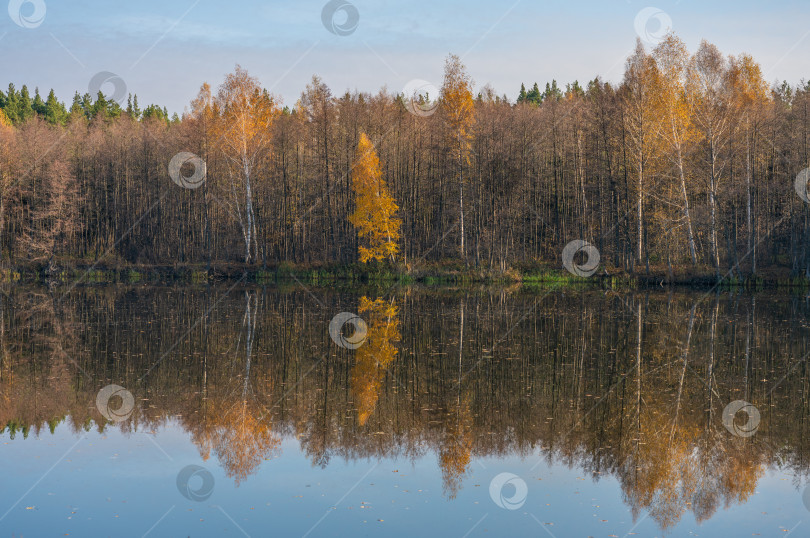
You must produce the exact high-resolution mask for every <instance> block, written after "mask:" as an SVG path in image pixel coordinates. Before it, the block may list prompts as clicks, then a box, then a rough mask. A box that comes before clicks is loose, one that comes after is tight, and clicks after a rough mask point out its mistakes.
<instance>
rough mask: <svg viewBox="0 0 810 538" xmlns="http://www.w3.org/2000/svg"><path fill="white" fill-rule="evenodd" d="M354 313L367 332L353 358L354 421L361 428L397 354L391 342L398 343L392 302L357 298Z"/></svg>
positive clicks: (396, 324) (374, 403)
mask: <svg viewBox="0 0 810 538" xmlns="http://www.w3.org/2000/svg"><path fill="white" fill-rule="evenodd" d="M358 312H359V313H360V314H361V315H362V316H363V319H364V321H365V322H366V325H367V327H368V329H367V333H366V340H365V342H364V343H363V345H362V346H361V347H360V348H358V349H357V354H356V355H355V361H356V362H355V364H354V366H353V367H352V371H351V394H352V400H354V402H355V405H357V414H358V420H359V421H360V424H361V425H363V424H365V423H366V421H367V420H368V417H369V416H371V413H373V412H374V408H375V407H376V405H377V400H378V399H379V395H380V388H381V387H382V382H383V378H384V377H385V372H386V369H387V368H388V366H389V365H390V364H391V363H392V362H393V361H394V358H395V357H396V354H397V349H396V346H395V343H396V342H399V340H400V338H401V336H400V332H399V318H398V308H397V306H396V303H394V302H393V301H391V302H390V303H389V302H386V301H383V300H382V299H376V300H374V301H372V300H370V299H369V298H368V297H361V298H360V307H359V308H358Z"/></svg>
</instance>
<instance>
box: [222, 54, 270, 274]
mask: <svg viewBox="0 0 810 538" xmlns="http://www.w3.org/2000/svg"><path fill="white" fill-rule="evenodd" d="M215 105H216V106H217V108H218V111H219V117H218V118H217V119H218V120H219V121H218V125H217V131H218V132H217V134H218V135H219V136H218V137H217V145H218V148H219V150H220V152H221V154H222V155H223V156H224V157H225V168H226V170H227V174H228V177H229V179H230V185H229V186H228V190H229V191H230V204H231V210H232V212H233V213H234V214H235V215H236V217H237V219H238V221H239V226H240V228H241V230H242V238H243V240H244V243H245V263H249V262H250V261H251V259H255V258H251V248H254V249H255V250H258V243H257V230H256V214H255V210H254V202H253V199H254V192H253V191H254V188H255V185H254V182H255V179H256V177H255V176H256V175H257V174H258V172H259V170H260V169H261V168H262V167H263V166H264V165H266V164H267V163H268V162H269V157H270V146H271V143H272V130H271V126H272V125H273V122H274V120H275V118H276V117H277V116H278V115H279V114H280V110H279V108H278V105H277V103H276V101H275V100H274V98H273V97H272V96H271V95H270V94H269V93H268V92H267V90H264V89H262V87H261V85H260V84H259V81H258V80H257V79H255V78H254V77H251V76H250V75H249V74H248V72H247V70H245V69H243V68H242V67H240V66H238V65H237V66H236V70H235V71H234V72H233V73H231V74H229V75H228V76H226V77H225V82H223V83H222V85H221V86H220V87H219V92H218V93H217V97H216V100H215Z"/></svg>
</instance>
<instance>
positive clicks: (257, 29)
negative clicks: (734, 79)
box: [0, 0, 810, 112]
mask: <svg viewBox="0 0 810 538" xmlns="http://www.w3.org/2000/svg"><path fill="white" fill-rule="evenodd" d="M21 1H22V0H11V2H10V3H9V5H10V6H11V9H10V10H9V11H12V12H13V11H15V10H14V8H15V5H16V4H19V3H20V2H21ZM345 1H349V0H345ZM15 2H16V4H15ZM36 2H39V3H44V6H45V9H44V11H40V12H39V13H40V14H41V13H44V18H39V19H38V20H36V21H34V23H33V24H32V26H35V27H33V28H24V27H21V26H20V25H18V24H17V23H15V21H14V20H13V19H12V16H11V15H10V14H9V13H3V12H2V11H0V36H2V38H1V39H0V49H2V55H0V73H2V77H0V87H5V85H6V84H7V83H8V82H14V83H15V84H16V85H17V86H18V87H19V86H20V85H21V84H23V83H27V84H28V85H29V86H30V87H34V86H39V87H40V89H42V90H43V92H44V91H46V89H48V88H51V87H53V88H54V89H55V90H56V91H57V94H58V96H59V97H60V98H62V99H65V100H69V99H70V98H71V97H72V95H73V92H74V91H75V90H79V91H80V92H82V93H83V92H85V91H87V89H88V85H89V82H90V80H91V79H92V78H93V76H94V75H95V74H96V73H98V72H100V71H110V72H113V73H115V74H117V75H118V76H120V77H121V79H123V80H124V82H125V83H126V86H127V89H128V91H130V92H132V93H137V94H138V96H139V101H140V103H141V104H142V105H145V104H147V103H151V102H155V103H159V104H161V105H166V106H168V108H169V109H170V110H171V111H177V112H182V111H183V109H184V107H186V106H187V104H188V102H189V101H190V99H191V98H193V96H194V95H195V94H196V92H197V90H198V88H199V86H200V85H201V84H202V82H204V81H207V82H209V83H210V84H212V86H216V85H218V84H219V83H220V82H221V80H222V78H223V76H224V74H225V73H227V72H229V71H231V70H232V69H233V67H234V65H235V64H236V63H239V64H241V65H242V66H243V67H245V68H247V69H248V70H249V71H250V72H251V73H252V74H253V75H255V76H257V77H258V78H259V79H260V80H261V82H262V84H263V85H264V86H265V87H267V88H270V89H271V91H272V92H273V93H275V94H277V95H279V96H281V97H282V100H283V102H284V103H285V104H288V105H294V104H295V101H296V100H297V99H298V97H299V96H300V93H301V91H302V89H303V88H304V87H305V85H306V83H307V82H308V81H309V80H310V79H311V77H312V75H313V74H318V75H319V76H320V77H321V78H323V79H324V81H325V82H326V83H327V84H328V85H329V86H330V87H331V88H332V91H333V92H334V93H337V94H340V93H343V92H344V91H346V90H347V89H348V90H354V89H358V90H361V91H371V92H376V91H378V90H379V89H380V88H381V87H383V86H386V87H387V88H388V89H389V90H390V91H392V92H393V91H400V90H401V89H402V88H404V87H405V85H406V84H407V83H408V82H409V81H410V80H413V79H423V80H427V81H430V82H433V83H434V84H436V85H439V83H440V82H441V75H442V67H443V61H444V58H445V57H446V56H447V54H448V53H450V52H452V53H455V54H458V55H460V56H462V57H463V60H464V63H465V64H466V65H467V68H468V71H469V73H470V74H471V75H472V77H473V79H474V81H475V83H476V85H477V86H478V87H481V86H483V85H484V84H487V83H488V84H490V85H492V86H493V87H494V88H495V90H496V91H497V92H498V93H499V94H503V93H505V94H507V95H508V96H509V97H510V98H512V99H514V97H515V96H516V94H517V91H518V89H519V87H520V83H521V82H526V83H528V84H530V83H531V82H534V81H537V82H539V83H540V84H541V85H543V84H544V83H545V82H546V81H548V80H551V79H552V78H556V79H557V80H558V81H559V82H561V83H565V82H569V81H572V80H575V79H578V80H579V81H580V82H583V81H587V80H589V79H591V78H593V77H594V76H596V75H601V76H602V77H603V78H605V79H607V80H612V81H617V80H619V79H620V78H621V75H622V71H623V66H624V59H625V58H626V56H627V54H628V53H629V52H630V50H631V49H632V48H633V46H634V43H635V39H636V36H637V32H636V26H637V24H636V18H637V15H638V14H639V13H640V12H641V11H642V10H643V9H645V8H648V7H650V6H654V7H656V8H658V10H659V12H661V13H663V14H664V15H665V16H666V17H668V20H671V21H672V28H673V30H674V31H675V32H676V33H678V34H679V35H680V36H681V37H682V38H683V39H684V40H685V41H686V43H687V45H688V46H689V47H690V49H691V50H694V49H695V48H696V47H697V45H698V44H699V42H700V39H701V38H706V39H708V40H709V41H711V42H713V43H715V44H716V45H718V46H719V47H720V49H721V50H722V51H723V52H724V53H726V54H739V53H742V52H748V53H750V54H752V55H753V56H754V58H755V59H756V60H758V61H759V62H760V64H761V65H762V68H763V71H764V72H765V74H766V78H767V79H768V80H769V81H775V80H777V79H779V80H782V79H786V80H788V81H790V82H791V83H798V82H799V81H800V80H801V79H807V78H810V62H808V59H810V54H808V53H810V27H809V26H808V25H807V21H808V20H810V2H807V1H806V0H804V1H801V0H777V1H771V2H767V3H766V2H761V1H750V0H737V1H734V2H731V1H712V2H708V1H705V0H704V1H700V2H698V1H695V0H680V1H675V0H644V1H642V2H636V1H608V0H602V1H597V0H586V1H567V2H566V1H562V0H553V1H538V0H519V1H515V0H506V1H504V2H484V1H480V0H467V1H460V0H451V1H441V2H440V1H435V0H434V1H428V0H410V1H399V0H397V1H394V0H351V4H352V5H353V6H354V7H355V8H356V11H357V13H358V14H359V23H358V25H357V28H356V30H355V31H354V32H352V33H350V34H349V35H346V36H339V35H335V34H333V33H330V32H329V31H328V30H327V29H326V28H325V26H324V24H323V23H322V20H321V18H322V17H321V16H322V10H323V7H324V5H325V4H326V2H325V1H324V0H315V1H313V0H297V1H289V2H278V1H270V2H259V1H254V0H232V1H230V2H222V1H214V0H171V1H162V2H160V1H156V0H142V1H138V2H120V1H119V2H111V1H109V0H108V1H101V0H71V1H69V2H68V1H66V0H36ZM35 7H36V6H35V5H34V4H33V3H30V2H27V3H23V6H22V8H21V9H22V10H23V15H24V16H28V17H29V18H30V17H31V16H35V15H36V14H37V12H36V11H35ZM40 9H41V7H40ZM337 17H338V19H337V23H338V24H340V23H342V22H343V20H344V19H343V18H345V14H343V13H338V15H337ZM341 17H343V18H341ZM650 24H651V25H653V26H652V30H651V31H652V33H653V34H655V32H656V29H655V25H656V24H657V23H656V21H655V20H653V21H652V22H651V23H650ZM104 90H105V93H111V91H112V87H106V88H104Z"/></svg>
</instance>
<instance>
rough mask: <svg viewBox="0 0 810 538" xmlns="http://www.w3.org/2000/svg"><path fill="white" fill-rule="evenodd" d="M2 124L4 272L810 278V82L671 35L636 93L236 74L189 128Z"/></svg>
mask: <svg viewBox="0 0 810 538" xmlns="http://www.w3.org/2000/svg"><path fill="white" fill-rule="evenodd" d="M527 87H528V88H529V89H526V88H527ZM0 109H2V112H1V113H0V256H1V257H2V264H3V265H4V266H5V267H16V268H35V269H37V270H40V271H46V270H47V271H51V270H54V268H59V267H81V266H89V265H91V264H103V265H115V266H157V265H163V266H182V265H185V266H197V267H208V268H210V267H212V266H217V265H229V266H239V267H242V266H245V267H247V268H266V267H277V266H279V265H281V264H290V265H297V266H323V265H346V264H355V263H358V262H359V263H371V264H378V265H379V264H386V265H389V266H392V267H396V268H398V269H399V270H402V271H410V270H413V269H414V268H417V267H420V266H424V265H429V264H444V265H451V266H454V267H461V268H475V269H478V270H481V271H492V272H499V273H508V272H510V271H515V270H521V271H524V270H527V269H528V268H532V267H549V268H556V269H560V268H561V267H562V265H561V263H560V255H561V252H562V251H563V248H564V247H565V245H566V244H568V243H569V242H571V241H573V240H578V239H581V240H585V241H588V242H590V243H591V244H593V245H594V246H595V247H596V248H597V249H598V250H599V252H600V254H601V263H602V267H600V273H599V274H603V273H657V274H661V275H668V276H670V277H671V276H672V275H673V274H676V273H677V274H681V275H709V276H711V277H712V278H715V277H717V278H739V279H746V278H752V277H757V276H758V275H761V274H776V275H781V276H785V277H788V276H790V277H801V276H804V277H805V278H807V277H810V249H808V244H810V220H809V219H810V210H809V209H808V204H807V203H806V202H805V201H804V200H803V198H804V199H806V198H807V195H806V189H804V191H805V192H804V196H802V192H799V193H797V190H798V191H801V190H802V189H799V188H798V187H797V186H796V184H797V181H796V178H797V176H799V175H800V173H801V172H802V171H803V170H804V169H805V168H807V167H808V165H809V164H810V154H808V149H809V148H808V143H810V84H807V83H805V82H801V83H800V84H799V85H797V86H792V85H790V84H788V83H781V84H773V85H772V84H771V83H770V82H769V81H767V80H766V79H765V74H763V70H762V68H761V67H760V65H758V64H757V62H756V61H755V59H754V58H752V57H750V56H748V55H745V54H742V55H738V56H727V55H725V54H724V53H723V52H721V51H720V50H718V49H717V48H716V47H715V46H714V45H712V44H710V43H708V42H705V41H704V42H703V43H701V44H700V46H699V47H698V48H697V50H696V51H689V50H687V48H686V46H685V44H684V43H683V42H682V41H681V40H680V39H679V38H678V37H677V36H675V35H673V34H670V35H668V36H667V37H666V39H664V40H663V41H662V42H661V43H660V44H659V45H657V46H656V47H654V48H645V47H644V46H643V45H642V44H641V42H640V41H639V42H638V45H637V47H636V49H635V51H634V52H633V53H632V55H631V56H630V57H629V58H627V61H626V65H625V71H624V75H623V78H622V79H621V81H620V82H619V83H610V82H606V81H604V80H602V79H601V78H599V77H596V78H594V79H593V80H591V81H590V82H588V83H587V84H583V85H580V84H579V83H578V82H574V83H570V84H566V85H565V88H563V87H562V86H561V85H558V84H557V82H556V81H554V82H551V83H549V84H546V85H545V89H543V88H542V86H538V85H537V84H533V85H532V84H531V83H529V84H527V85H526V86H524V87H523V88H521V91H520V94H519V97H518V99H517V102H511V101H510V100H509V99H508V98H507V97H506V96H502V95H498V94H497V93H496V91H495V90H494V89H492V88H491V87H489V86H484V87H482V88H481V89H476V85H475V83H474V81H473V80H472V75H471V74H470V73H468V72H467V70H466V68H465V66H464V65H463V64H462V62H461V60H460V59H459V58H458V57H456V56H453V55H450V56H448V58H447V60H446V64H445V74H444V80H443V81H442V83H441V85H440V93H439V95H430V94H429V93H427V94H422V93H420V94H418V95H417V94H414V95H405V94H404V93H391V92H390V91H389V90H387V89H383V90H380V91H379V92H378V93H376V94H369V93H361V92H357V91H355V92H346V93H344V94H340V95H338V94H335V93H333V92H332V90H330V88H329V87H327V86H326V84H324V83H323V81H322V80H321V79H319V78H318V77H317V76H315V77H313V78H312V81H311V83H310V84H308V85H307V86H306V88H305V89H304V90H303V92H302V93H301V96H300V98H299V99H298V100H297V102H295V103H286V104H285V103H282V102H280V100H279V99H278V98H277V97H275V96H273V95H272V94H271V93H269V92H268V91H266V90H265V89H263V88H262V86H261V85H260V84H259V82H258V80H257V79H255V78H253V77H252V76H251V75H250V74H249V73H248V72H247V71H246V70H245V69H243V68H242V67H239V66H237V67H236V68H235V70H234V71H233V72H232V73H230V74H228V75H227V76H226V77H225V80H224V82H223V83H222V84H221V85H219V86H215V87H212V86H211V85H209V84H203V85H202V87H201V89H200V91H199V94H198V95H197V97H196V98H194V99H193V100H192V101H191V103H190V104H189V106H188V107H187V109H186V111H185V112H184V113H183V114H182V115H177V114H174V115H171V116H170V115H169V112H168V111H167V110H166V109H165V108H162V107H160V106H158V105H149V106H148V107H146V108H144V109H143V110H141V108H140V107H139V104H138V101H137V97H134V96H132V95H130V96H129V97H128V98H125V99H122V100H121V103H118V102H116V101H114V100H112V99H111V98H110V97H106V96H105V95H104V94H103V93H101V92H99V93H98V95H95V96H91V95H89V94H88V95H84V96H81V95H79V94H78V93H77V94H76V95H75V97H74V99H73V101H72V103H71V104H70V105H69V106H68V105H65V104H64V103H62V102H60V101H59V100H58V99H57V97H56V96H55V95H54V93H53V92H51V93H50V94H49V95H48V96H47V98H43V97H42V96H41V95H40V93H39V92H38V91H36V92H35V95H34V96H33V97H32V96H31V95H30V91H29V90H28V88H27V87H25V86H23V87H22V88H21V90H17V89H16V88H15V87H14V86H13V85H10V86H9V88H8V91H7V93H0ZM178 155H183V156H185V157H183V158H179V160H178V158H177V156H178ZM173 180H174V181H173Z"/></svg>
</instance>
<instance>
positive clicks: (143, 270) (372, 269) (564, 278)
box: [0, 261, 810, 290]
mask: <svg viewBox="0 0 810 538" xmlns="http://www.w3.org/2000/svg"><path fill="white" fill-rule="evenodd" d="M237 280H245V281H246V282H253V283H258V284H279V285H280V284H284V283H290V282H292V283H296V282H300V283H302V284H307V285H313V286H340V287H344V286H354V285H367V284H372V285H373V284H386V285H390V284H421V285H425V286H465V285H473V284H502V285H512V284H517V283H519V284H522V285H524V286H529V287H549V286H589V287H601V288H611V289H634V288H648V287H671V286H680V287H692V288H712V287H715V286H719V287H720V288H722V289H736V288H742V289H764V288H794V289H801V290H805V289H806V290H810V280H808V279H807V278H805V277H803V276H795V275H791V274H790V273H789V272H788V271H785V270H784V269H781V268H774V269H770V270H764V271H762V272H760V273H759V274H757V275H756V276H755V277H750V276H749V277H740V276H738V275H734V276H732V275H724V276H721V278H720V279H719V281H718V278H717V276H716V275H715V274H714V272H713V271H712V270H711V268H708V267H699V268H696V269H694V270H678V271H675V272H673V273H672V274H670V273H669V272H668V271H666V270H665V269H664V268H651V269H650V271H649V273H647V272H646V271H642V272H637V273H628V272H625V271H621V270H616V269H613V270H610V269H604V268H600V270H599V271H598V272H597V273H596V274H594V275H593V276H591V277H587V278H583V277H578V276H575V275H573V274H571V273H569V272H568V271H565V270H564V269H558V268H554V267H549V266H543V265H539V264H524V265H521V266H519V267H510V268H507V269H505V270H501V269H499V268H488V267H487V268H485V267H475V266H468V267H465V266H464V265H463V264H461V263H458V262H455V261H447V262H440V263H432V264H423V265H420V266H419V267H411V266H405V265H404V264H400V265H388V264H360V263H356V264H342V265H341V264H331V265H294V264H288V263H282V264H278V265H274V266H266V267H247V268H246V267H245V266H243V265H240V264H214V265H211V266H210V267H208V266H207V265H203V264H197V265H194V264H185V265H184V264H177V265H173V266H160V265H118V266H105V265H102V264H75V265H67V264H66V265H64V266H59V267H56V268H54V267H51V268H49V269H48V268H45V267H42V266H18V267H11V268H3V269H0V282H4V283H15V282H21V283H22V282H25V283H42V284H55V285H70V284H79V285H93V284H114V283H127V284H133V283H141V282H143V283H148V282H153V283H169V282H177V283H187V284H207V283H211V282H218V281H237Z"/></svg>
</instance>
